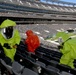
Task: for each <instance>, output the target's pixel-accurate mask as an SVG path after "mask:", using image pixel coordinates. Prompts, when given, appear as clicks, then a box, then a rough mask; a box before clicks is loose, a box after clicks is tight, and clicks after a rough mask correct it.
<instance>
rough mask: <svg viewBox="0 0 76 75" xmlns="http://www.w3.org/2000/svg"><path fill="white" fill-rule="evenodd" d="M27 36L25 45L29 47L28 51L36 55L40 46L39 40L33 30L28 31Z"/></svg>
mask: <svg viewBox="0 0 76 75" xmlns="http://www.w3.org/2000/svg"><path fill="white" fill-rule="evenodd" d="M26 35H27V38H26V39H25V44H26V45H27V50H28V52H33V53H35V50H36V49H37V48H38V47H39V46H40V41H39V38H38V36H37V35H36V34H34V33H33V31H32V30H27V31H26Z"/></svg>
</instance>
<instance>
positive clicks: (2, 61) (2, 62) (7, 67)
mask: <svg viewBox="0 0 76 75" xmlns="http://www.w3.org/2000/svg"><path fill="white" fill-rule="evenodd" d="M0 63H1V64H2V65H3V66H4V67H5V69H6V70H7V71H8V72H9V73H10V74H13V72H12V66H9V65H7V64H6V62H5V61H4V60H3V59H0Z"/></svg>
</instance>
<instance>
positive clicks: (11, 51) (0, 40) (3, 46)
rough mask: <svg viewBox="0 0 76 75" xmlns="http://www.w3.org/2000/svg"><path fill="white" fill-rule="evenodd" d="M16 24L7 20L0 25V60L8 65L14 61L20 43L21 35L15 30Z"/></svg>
mask: <svg viewBox="0 0 76 75" xmlns="http://www.w3.org/2000/svg"><path fill="white" fill-rule="evenodd" d="M15 26H16V23H15V22H14V21H12V20H9V19H6V20H4V21H3V22H2V23H1V25H0V51H1V53H0V58H2V59H3V60H4V61H5V62H6V63H7V64H8V65H11V63H12V62H13V61H14V56H15V53H16V48H17V45H19V43H20V40H21V38H20V35H19V32H18V30H17V29H14V27H15Z"/></svg>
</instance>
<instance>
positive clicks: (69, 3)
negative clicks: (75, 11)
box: [44, 0, 76, 7]
mask: <svg viewBox="0 0 76 75" xmlns="http://www.w3.org/2000/svg"><path fill="white" fill-rule="evenodd" d="M44 1H46V2H52V3H57V4H63V5H65V4H66V5H72V6H73V7H74V6H76V3H72V2H65V1H61V0H44Z"/></svg>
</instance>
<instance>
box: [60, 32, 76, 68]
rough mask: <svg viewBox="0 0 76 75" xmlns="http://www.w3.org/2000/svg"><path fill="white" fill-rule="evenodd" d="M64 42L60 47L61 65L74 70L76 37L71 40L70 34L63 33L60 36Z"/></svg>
mask: <svg viewBox="0 0 76 75" xmlns="http://www.w3.org/2000/svg"><path fill="white" fill-rule="evenodd" d="M60 37H62V39H63V42H62V43H61V44H60V46H58V48H59V49H60V52H61V53H62V56H61V58H60V64H64V65H67V66H69V67H71V68H72V69H74V68H75V67H74V59H76V37H74V38H71V36H69V34H67V33H65V32H64V33H63V34H61V35H60Z"/></svg>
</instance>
